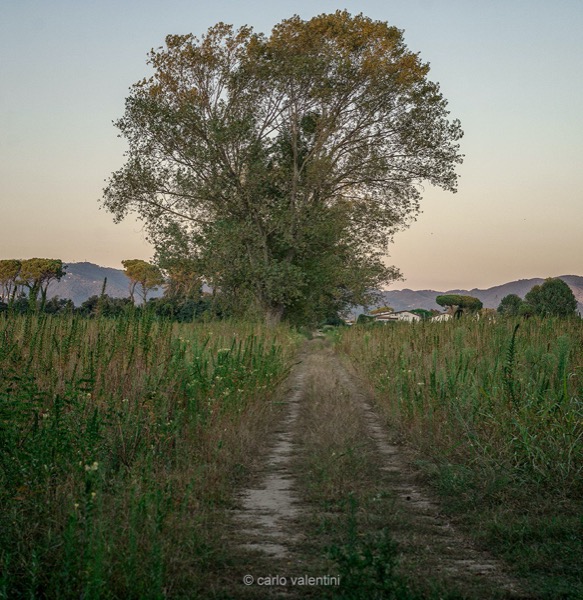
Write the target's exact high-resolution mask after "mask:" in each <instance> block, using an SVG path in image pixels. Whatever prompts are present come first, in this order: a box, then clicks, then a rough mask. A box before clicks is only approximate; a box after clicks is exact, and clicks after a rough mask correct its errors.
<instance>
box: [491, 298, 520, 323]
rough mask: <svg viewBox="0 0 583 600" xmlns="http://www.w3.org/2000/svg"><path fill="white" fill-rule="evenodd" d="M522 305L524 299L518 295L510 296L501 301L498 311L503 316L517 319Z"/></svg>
mask: <svg viewBox="0 0 583 600" xmlns="http://www.w3.org/2000/svg"><path fill="white" fill-rule="evenodd" d="M521 305H522V298H521V297H520V296H517V295H516V294H508V295H506V296H504V298H502V300H500V304H499V305H498V308H497V309H496V310H497V311H498V313H500V314H501V315H505V316H507V317H516V316H518V315H519V314H520V306H521Z"/></svg>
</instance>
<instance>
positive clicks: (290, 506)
mask: <svg viewBox="0 0 583 600" xmlns="http://www.w3.org/2000/svg"><path fill="white" fill-rule="evenodd" d="M286 383H287V387H288V388H291V389H290V391H289V392H288V394H287V396H286V398H285V402H286V404H287V414H286V415H285V416H284V418H283V419H282V421H281V423H280V425H279V427H278V428H277V430H276V431H275V436H274V441H273V445H272V447H271V448H270V452H269V455H268V457H267V460H266V463H265V466H264V468H263V470H262V472H261V474H260V475H259V481H258V483H257V485H254V486H253V487H250V488H247V489H245V490H243V491H242V493H241V494H240V509H239V510H237V511H235V520H236V522H237V523H238V524H239V525H240V526H241V530H240V532H241V533H242V534H243V536H244V538H245V541H244V542H243V544H242V547H243V548H245V549H247V550H255V551H258V552H261V553H263V554H265V555H268V556H270V557H273V558H276V559H289V558H290V543H291V542H293V541H294V540H295V539H296V537H297V536H296V535H294V533H293V522H294V521H297V520H298V518H299V513H300V509H299V499H298V497H297V494H296V493H295V489H294V487H295V481H294V476H293V473H292V470H291V462H292V456H293V452H294V443H293V439H292V438H293V427H294V424H295V422H296V420H297V418H298V413H299V405H300V400H301V398H302V396H303V394H304V386H305V374H304V372H303V368H302V363H301V362H300V363H299V364H298V365H296V367H295V368H294V369H293V371H292V373H291V374H290V376H289V378H288V380H287V382H286Z"/></svg>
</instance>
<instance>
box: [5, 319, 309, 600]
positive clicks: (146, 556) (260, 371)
mask: <svg viewBox="0 0 583 600" xmlns="http://www.w3.org/2000/svg"><path fill="white" fill-rule="evenodd" d="M0 340H1V345H0V505H1V506H2V510H1V511H0V597H4V598H16V597H30V598H32V597H50V598H71V597H84V598H118V597H124V598H161V597H184V596H186V597H192V595H196V593H197V590H201V589H203V588H204V587H205V586H206V585H207V584H208V581H209V579H212V577H213V573H216V571H217V570H218V569H220V568H221V567H222V566H223V565H224V564H225V561H228V557H226V556H225V550H224V549H223V545H222V542H221V538H220V536H221V528H220V525H221V522H222V514H223V513H224V511H225V509H226V508H227V507H228V506H229V503H230V502H231V494H232V490H233V486H236V485H237V484H238V483H239V482H240V481H241V479H242V478H243V477H244V476H245V474H246V473H247V471H248V469H249V466H250V465H251V463H252V462H253V459H254V456H255V455H256V453H257V451H258V449H259V447H260V445H261V438H262V435H261V432H262V429H264V428H266V427H267V424H268V422H269V421H270V419H271V420H272V419H273V411H276V410H277V407H272V406H271V404H270V402H269V399H270V395H271V390H272V389H273V387H274V384H275V383H276V382H277V381H279V380H280V379H281V378H282V377H283V376H284V375H285V373H286V369H287V365H288V364H289V360H290V357H291V355H292V354H293V351H294V349H295V346H296V343H297V338H296V336H294V335H292V334H291V333H290V332H289V330H286V329H283V328H282V329H278V330H272V331H266V330H264V329H262V328H261V327H259V326H255V325H251V324H247V325H236V324H232V323H217V324H208V325H204V326H202V325H194V324H183V325H172V324H170V323H164V322H161V321H156V320H154V319H153V318H152V317H151V316H150V315H147V314H146V315H145V316H143V317H141V318H135V317H131V316H126V317H120V318H118V319H95V320H86V319H82V318H79V317H50V316H46V315H24V316H9V315H3V316H0Z"/></svg>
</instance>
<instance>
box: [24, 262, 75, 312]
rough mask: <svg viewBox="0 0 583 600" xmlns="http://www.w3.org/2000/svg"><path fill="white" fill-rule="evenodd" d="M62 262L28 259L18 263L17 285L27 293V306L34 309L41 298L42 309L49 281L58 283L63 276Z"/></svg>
mask: <svg viewBox="0 0 583 600" xmlns="http://www.w3.org/2000/svg"><path fill="white" fill-rule="evenodd" d="M65 268H66V267H64V266H63V262H62V261H61V260H59V259H53V258H29V259H27V260H23V261H20V270H19V272H18V279H17V280H16V283H17V285H19V286H22V287H25V288H27V289H28V291H29V295H28V298H29V304H30V307H31V308H36V302H37V299H38V296H39V294H40V296H41V303H40V308H41V310H42V309H43V308H44V305H45V303H46V300H47V291H48V287H49V285H50V283H51V281H59V280H60V279H61V278H62V277H64V276H65V274H66V272H65Z"/></svg>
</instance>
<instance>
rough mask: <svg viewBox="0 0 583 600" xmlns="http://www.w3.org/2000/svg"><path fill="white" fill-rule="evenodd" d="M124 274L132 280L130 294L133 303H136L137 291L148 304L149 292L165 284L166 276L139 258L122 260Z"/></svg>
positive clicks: (157, 268) (154, 266)
mask: <svg viewBox="0 0 583 600" xmlns="http://www.w3.org/2000/svg"><path fill="white" fill-rule="evenodd" d="M121 264H122V265H123V267H124V272H125V274H126V276H127V277H128V278H129V280H130V286H129V292H130V298H131V301H132V302H135V291H136V289H138V293H139V294H140V296H141V297H142V301H143V302H146V300H147V296H148V292H150V291H152V290H155V289H156V288H157V287H158V286H160V285H162V284H163V283H164V276H163V275H162V272H161V271H160V269H159V267H157V266H156V265H153V264H151V263H148V262H146V261H145V260H140V259H139V258H132V259H127V260H122V261H121Z"/></svg>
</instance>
